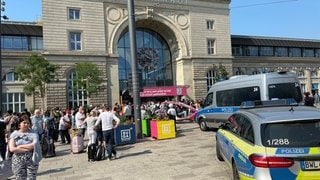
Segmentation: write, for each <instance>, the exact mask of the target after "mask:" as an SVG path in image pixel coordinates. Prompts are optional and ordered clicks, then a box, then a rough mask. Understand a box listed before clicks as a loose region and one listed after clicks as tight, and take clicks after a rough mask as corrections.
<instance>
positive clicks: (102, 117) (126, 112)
mask: <svg viewBox="0 0 320 180" xmlns="http://www.w3.org/2000/svg"><path fill="white" fill-rule="evenodd" d="M181 103H183V104H188V105H190V106H191V105H192V107H194V108H196V107H197V103H193V102H189V101H181ZM192 103H193V104H192ZM189 113H190V111H189V109H188V106H182V105H181V106H180V104H179V103H177V104H173V103H171V102H168V103H166V102H162V103H161V102H151V101H150V102H145V103H142V105H141V116H142V118H145V117H147V116H148V115H149V116H150V115H151V116H152V115H157V114H158V115H159V114H164V115H166V116H168V117H169V118H170V119H174V120H176V118H177V117H187V116H188V114H189ZM133 114H134V107H133V104H131V103H130V102H127V103H125V104H118V103H115V104H114V105H113V106H112V107H108V106H106V105H105V104H103V105H101V106H93V105H90V106H89V107H88V108H87V109H86V108H84V107H81V106H80V107H78V108H77V109H66V110H61V109H60V108H59V107H56V108H53V109H51V110H48V111H45V112H42V111H41V110H40V109H35V110H34V112H33V113H32V114H31V113H30V112H29V111H28V110H27V109H25V110H24V111H23V112H21V113H18V112H12V111H11V110H8V111H7V113H5V114H1V112H0V155H1V157H2V159H10V160H11V162H12V172H13V173H14V175H15V177H16V179H25V178H27V179H35V178H36V175H37V169H38V166H39V162H40V161H41V159H42V157H45V158H46V157H53V156H55V155H56V154H55V147H54V143H58V142H59V143H60V144H61V145H67V144H71V143H72V138H73V136H74V133H76V134H77V135H80V136H82V137H84V136H87V137H88V142H87V145H84V144H83V146H84V147H89V146H92V145H97V146H102V147H104V150H105V159H107V160H111V159H115V158H117V152H116V149H115V146H114V129H115V128H117V126H118V125H119V124H120V119H121V120H124V121H125V122H126V123H128V122H129V123H134V122H135V120H134V117H133ZM175 128H176V126H175ZM75 131H76V132H75ZM44 144H46V145H45V146H44ZM50 145H52V146H51V147H50Z"/></svg>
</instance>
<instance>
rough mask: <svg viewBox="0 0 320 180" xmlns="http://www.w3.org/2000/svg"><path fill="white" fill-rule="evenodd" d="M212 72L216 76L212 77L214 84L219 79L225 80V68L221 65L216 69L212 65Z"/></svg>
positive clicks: (226, 75)
mask: <svg viewBox="0 0 320 180" xmlns="http://www.w3.org/2000/svg"><path fill="white" fill-rule="evenodd" d="M213 70H214V71H215V72H216V76H215V77H214V80H215V82H218V81H219V80H221V79H227V77H228V72H227V70H226V67H225V66H223V65H222V64H221V63H219V66H218V67H217V66H216V65H214V66H213Z"/></svg>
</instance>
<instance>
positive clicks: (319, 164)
mask: <svg viewBox="0 0 320 180" xmlns="http://www.w3.org/2000/svg"><path fill="white" fill-rule="evenodd" d="M301 165H302V169H303V170H317V169H320V161H302V163H301Z"/></svg>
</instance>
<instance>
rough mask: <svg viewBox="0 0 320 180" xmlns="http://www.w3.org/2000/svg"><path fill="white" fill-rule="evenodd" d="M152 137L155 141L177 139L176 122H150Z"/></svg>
mask: <svg viewBox="0 0 320 180" xmlns="http://www.w3.org/2000/svg"><path fill="white" fill-rule="evenodd" d="M150 129H151V137H152V138H155V139H168V138H175V137H176V132H175V129H174V120H160V121H153V120H152V121H150Z"/></svg>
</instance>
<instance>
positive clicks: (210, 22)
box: [206, 19, 215, 30]
mask: <svg viewBox="0 0 320 180" xmlns="http://www.w3.org/2000/svg"><path fill="white" fill-rule="evenodd" d="M214 22H215V21H214V20H213V19H207V20H206V25H207V30H215V26H214Z"/></svg>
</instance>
